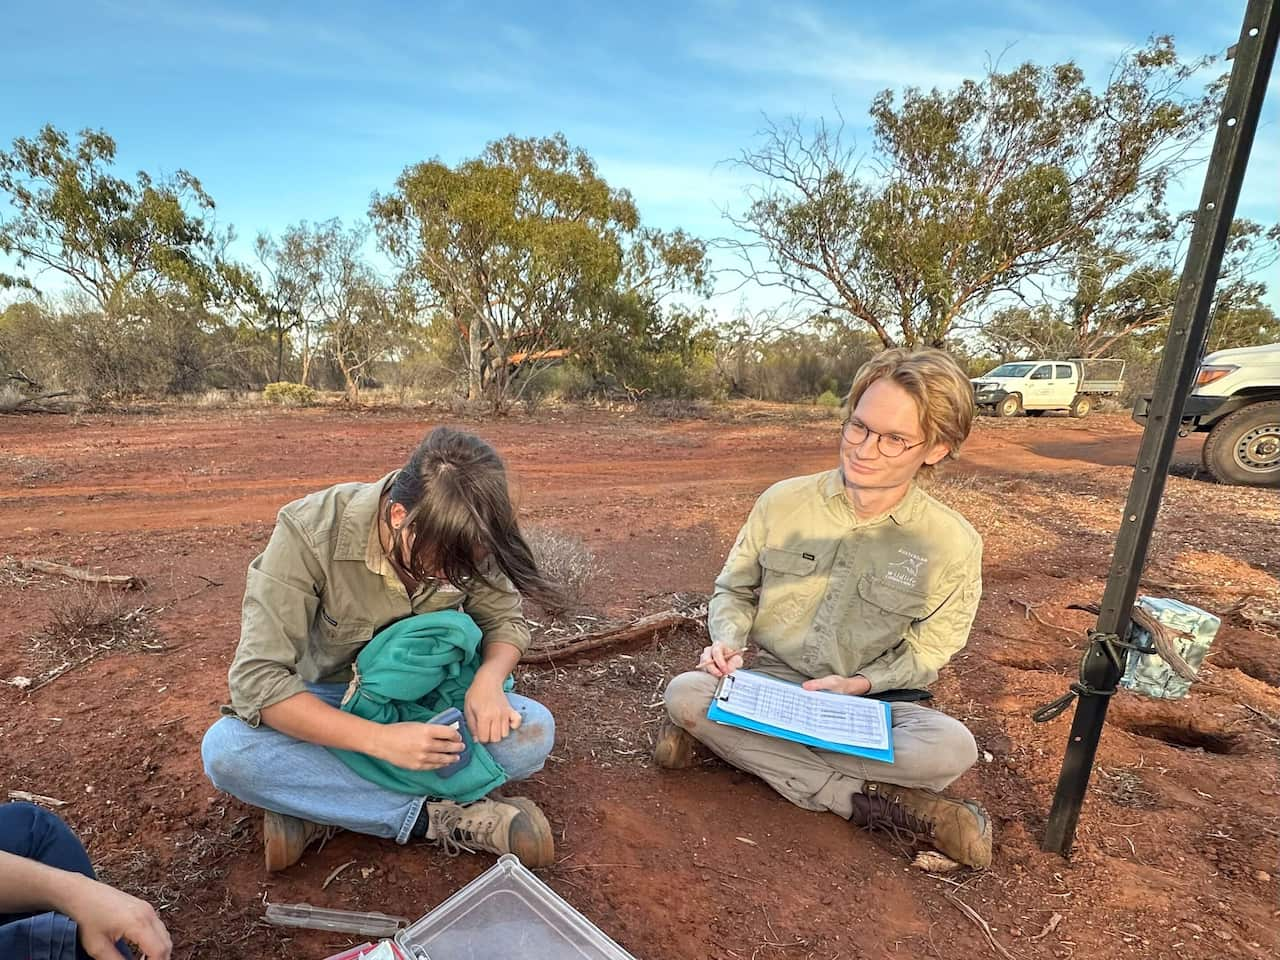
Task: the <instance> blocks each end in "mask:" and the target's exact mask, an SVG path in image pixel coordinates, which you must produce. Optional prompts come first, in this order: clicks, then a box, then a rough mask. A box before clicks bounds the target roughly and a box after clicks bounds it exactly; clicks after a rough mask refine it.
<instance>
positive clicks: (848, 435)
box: [840, 420, 926, 457]
mask: <svg viewBox="0 0 1280 960" xmlns="http://www.w3.org/2000/svg"><path fill="white" fill-rule="evenodd" d="M840 429H841V432H842V433H843V434H844V442H845V443H847V444H849V446H851V447H857V446H861V445H862V444H863V443H865V442H866V439H867V437H869V436H870V435H871V434H873V433H874V434H875V436H876V449H877V450H879V451H880V455H881V456H883V457H900V456H902V455H903V454H904V453H906V452H907V451H908V450H910V449H912V448H913V447H918V446H920V445H922V444H924V443H925V442H926V441H924V440H919V441H917V442H916V443H908V442H907V441H906V440H904V439H903V438H902V437H899V436H896V435H894V434H892V433H890V434H884V433H879V432H878V431H876V430H872V429H871V428H870V427H868V426H867V425H866V424H865V423H863V422H862V421H861V420H846V421H845V422H844V423H843V425H842V426H841V428H840Z"/></svg>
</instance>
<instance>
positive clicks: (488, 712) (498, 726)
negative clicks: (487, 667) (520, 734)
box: [464, 674, 520, 743]
mask: <svg viewBox="0 0 1280 960" xmlns="http://www.w3.org/2000/svg"><path fill="white" fill-rule="evenodd" d="M464 708H465V709H464V712H465V713H466V715H467V727H468V729H470V730H471V735H472V736H473V737H475V738H476V741H477V742H478V743H497V742H498V741H499V740H502V739H503V738H505V737H506V736H507V734H509V733H510V732H511V731H512V730H515V729H516V728H517V727H519V726H520V711H519V710H517V709H516V708H515V707H513V706H511V701H510V700H508V699H507V694H506V691H504V690H503V689H502V685H501V684H492V683H486V682H485V681H484V680H483V679H482V677H481V676H480V675H479V674H476V679H475V680H474V681H472V683H471V686H470V687H469V688H468V689H467V699H466V703H465V704H464Z"/></svg>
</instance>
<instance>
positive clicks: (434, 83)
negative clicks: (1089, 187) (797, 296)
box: [0, 0, 1280, 307]
mask: <svg viewBox="0 0 1280 960" xmlns="http://www.w3.org/2000/svg"><path fill="white" fill-rule="evenodd" d="M1243 9H1244V0H1227V2H1215V3H1200V2H1187V0H1133V2H1129V0H1126V2H1116V0H1080V2H1076V3H1069V4H1064V3H1061V2H1053V0H997V2H973V3H969V4H957V3H954V2H941V0H899V2H895V3H870V2H853V0H847V2H843V3H819V2H816V0H814V2H808V3H805V2H800V3H781V2H779V3H767V2H758V0H692V2H685V3H668V2H645V3H634V2H632V3H626V4H599V3H594V4H593V3H580V2H569V0H547V2H543V3H537V4H535V3H509V4H505V3H495V4H480V3H456V2H444V0H441V2H434V3H433V2H403V3H389V2H365V3H362V4H358V5H357V4H341V3H333V2H327V0H314V2H309V3H265V2H259V3H250V2H234V0H213V2H208V3H201V4H180V3H176V2H168V3H161V2H157V0H98V2H81V3H59V4H56V5H54V4H50V5H41V4H21V5H13V6H12V7H11V8H10V9H9V10H8V11H7V12H6V15H5V28H6V33H7V37H6V42H5V44H4V47H5V61H6V63H5V82H4V84H3V85H0V144H4V145H7V144H8V143H9V142H10V141H11V140H12V139H13V138H14V137H15V136H19V135H30V134H33V133H35V132H36V131H37V130H38V129H39V127H40V126H41V125H43V124H44V123H47V122H52V123H54V124H55V125H57V126H59V127H61V128H63V129H66V130H79V129H80V128H82V127H86V126H91V127H101V128H103V129H105V130H106V131H107V132H108V133H110V134H111V135H112V136H113V137H115V138H116V140H117V142H118V145H119V158H120V161H121V166H122V168H123V169H124V170H127V171H132V170H136V169H146V170H148V171H151V172H153V173H157V172H159V173H162V172H168V171H172V170H174V169H177V168H179V167H181V168H185V169H188V170H190V171H191V172H193V173H194V174H196V175H197V176H198V177H199V178H200V179H201V180H202V181H203V183H204V185H205V187H206V188H207V189H208V190H209V192H210V193H211V194H212V195H213V197H214V199H215V200H216V201H217V203H218V219H219V222H220V223H223V224H227V223H230V224H234V225H235V227H236V230H237V232H238V233H239V235H240V237H241V242H242V250H246V251H247V247H248V243H249V241H251V240H252V237H253V236H254V235H255V234H256V233H257V232H258V231H261V230H269V231H279V230H280V229H281V228H282V227H284V226H286V225H288V224H290V223H293V222H296V221H298V220H302V219H307V220H313V221H314V220H322V219H326V218H328V217H331V216H340V217H342V218H343V219H345V220H348V221H349V220H352V219H355V218H358V217H360V216H362V215H363V214H364V213H365V211H366V210H367V208H368V203H369V198H370V195H371V194H372V193H373V192H374V191H386V190H388V189H390V188H391V187H392V185H393V184H394V181H395V177H396V176H397V174H398V173H399V172H400V171H401V170H402V169H403V168H404V167H405V166H406V165H407V164H409V163H413V162H416V161H419V160H423V159H427V158H430V157H434V156H439V157H441V158H443V159H444V160H446V161H448V162H456V161H457V160H460V159H462V158H465V157H469V156H473V155H475V154H476V153H478V152H479V151H480V150H481V149H482V148H483V147H484V144H485V143H486V142H487V141H489V140H491V139H494V138H497V137H501V136H504V135H506V134H507V133H512V132H514V133H517V134H520V135H542V134H547V133H551V132H553V131H556V130H560V131H563V132H564V133H565V134H566V135H567V136H568V137H569V139H570V140H571V141H572V142H574V143H575V144H577V145H580V146H582V147H585V148H586V149H587V150H588V151H589V152H590V153H591V154H592V155H593V156H594V157H595V158H596V160H597V161H598V163H599V166H600V169H601V171H602V173H603V174H604V175H605V176H606V177H607V178H608V179H609V181H610V183H611V184H613V185H615V186H622V187H626V188H628V189H630V190H631V191H632V193H633V194H634V195H635V197H636V199H637V202H638V203H639V205H640V209H641V213H642V215H643V217H644V219H645V220H646V222H651V223H654V224H656V225H659V226H663V227H675V226H683V227H685V228H686V229H688V230H691V231H692V232H694V233H696V234H699V235H702V236H705V237H713V236H716V235H722V234H724V233H725V232H726V231H727V225H726V224H725V223H724V222H723V220H722V218H721V215H720V209H721V208H722V207H724V206H725V205H733V204H735V203H738V202H740V198H741V191H742V189H743V187H744V186H745V181H744V179H743V175H742V174H741V173H740V172H738V171H737V170H735V169H734V168H732V167H731V166H728V165H725V164H724V163H723V161H725V160H726V159H728V158H731V157H733V156H734V155H735V154H737V153H738V151H740V150H741V149H742V148H744V147H746V146H749V145H751V143H752V142H753V140H754V138H755V135H756V132H757V131H758V130H759V128H760V126H761V122H762V115H764V114H767V115H769V116H771V117H776V118H782V117H785V116H786V115H790V114H803V115H806V116H808V117H815V116H823V115H825V116H828V117H831V116H833V115H834V112H835V108H836V107H838V108H839V109H840V111H841V112H842V113H843V115H844V116H845V118H846V120H847V121H848V123H849V125H850V127H851V128H853V129H854V130H855V132H857V131H858V129H859V128H860V127H861V125H862V124H863V122H864V120H865V117H866V109H867V106H868V104H869V102H870V99H871V97H872V96H873V95H874V93H875V92H876V91H878V90H880V89H883V88H885V87H894V88H898V89H901V88H902V87H904V86H907V85H917V86H925V87H928V86H932V85H935V84H936V85H942V86H948V85H951V84H953V83H955V82H956V81H958V80H959V79H961V78H963V77H966V76H978V75H980V74H981V72H982V71H983V68H984V66H985V64H986V63H987V62H988V60H990V59H992V58H997V57H998V58H1000V62H1001V63H1002V64H1004V65H1011V64H1014V63H1017V62H1020V61H1022V60H1026V59H1031V60H1036V61H1040V62H1048V61H1061V60H1064V59H1075V60H1076V61H1077V62H1079V63H1080V64H1081V65H1082V66H1083V67H1084V68H1085V70H1086V75H1087V76H1088V77H1089V78H1090V79H1101V78H1102V77H1104V76H1105V73H1106V69H1107V66H1108V65H1109V64H1110V63H1111V62H1112V61H1113V60H1114V59H1115V58H1116V57H1117V55H1119V54H1121V53H1122V52H1123V51H1124V50H1126V49H1129V48H1132V47H1134V46H1137V45H1140V44H1142V43H1143V42H1144V40H1145V39H1146V38H1147V37H1148V36H1149V35H1151V34H1153V33H1172V34H1173V35H1174V36H1175V37H1176V38H1177V40H1178V43H1179V47H1180V49H1182V50H1183V51H1184V52H1186V53H1188V54H1199V53H1221V52H1222V51H1223V50H1224V49H1225V47H1226V46H1227V45H1229V44H1230V43H1232V42H1234V40H1235V39H1236V37H1237V34H1238V30H1239V24H1240V17H1241V15H1242V14H1243ZM860 139H861V140H862V142H864V143H865V142H866V137H865V136H863V137H861V138H860ZM1206 153H1207V151H1206ZM1277 169H1280V80H1277V79H1276V78H1273V83H1272V89H1271V91H1270V95H1269V102H1268V104H1267V108H1266V113H1265V116H1264V123H1263V129H1262V130H1261V131H1260V133H1259V138H1258V141H1257V144H1256V146H1255V151H1254V157H1253V160H1252V163H1251V169H1250V175H1249V177H1248V181H1247V183H1246V187H1245V195H1244V197H1243V200H1242V203H1241V207H1240V211H1239V213H1240V215H1242V216H1249V217H1253V218H1255V219H1261V220H1264V221H1266V222H1274V221H1275V220H1277V219H1280V209H1278V206H1280V205H1278V204H1277V202H1276V196H1277V191H1276V189H1275V188H1276V186H1277V184H1276V182H1275V180H1276V178H1275V171H1276V170H1277ZM1201 178H1202V170H1196V171H1193V172H1192V173H1191V174H1190V175H1188V177H1186V178H1185V181H1184V187H1183V188H1182V190H1181V191H1179V193H1178V194H1177V196H1178V198H1179V199H1183V200H1184V202H1185V204H1186V205H1192V204H1194V201H1195V197H1196V196H1198V193H1199V189H1200V182H1201ZM735 296H737V295H735ZM1273 298H1274V297H1273ZM721 300H722V302H721V304H720V306H721V307H725V306H728V307H731V306H732V305H731V304H728V305H726V304H725V303H724V302H723V300H724V298H721Z"/></svg>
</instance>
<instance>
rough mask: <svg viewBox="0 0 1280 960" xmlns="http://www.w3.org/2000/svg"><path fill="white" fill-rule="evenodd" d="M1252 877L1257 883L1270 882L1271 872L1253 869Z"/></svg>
mask: <svg viewBox="0 0 1280 960" xmlns="http://www.w3.org/2000/svg"><path fill="white" fill-rule="evenodd" d="M1253 879H1255V880H1257V881H1258V882H1259V883H1270V882H1271V874H1269V873H1267V871H1265V870H1255V871H1254V873H1253Z"/></svg>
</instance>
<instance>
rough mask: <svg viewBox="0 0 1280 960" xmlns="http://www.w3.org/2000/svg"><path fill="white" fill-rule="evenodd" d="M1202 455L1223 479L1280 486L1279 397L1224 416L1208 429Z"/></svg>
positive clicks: (1212, 471)
mask: <svg viewBox="0 0 1280 960" xmlns="http://www.w3.org/2000/svg"><path fill="white" fill-rule="evenodd" d="M1201 458H1202V459H1203V460H1204V466H1205V469H1206V470H1208V471H1209V472H1210V473H1211V474H1213V476H1214V478H1215V479H1216V480H1218V481H1220V482H1221V483H1239V484H1244V485H1247V486H1254V487H1280V400H1268V401H1267V402H1265V403H1255V404H1253V405H1252V406H1249V407H1245V408H1244V409H1243V410H1237V411H1236V412H1235V413H1233V414H1231V415H1230V416H1229V417H1223V418H1222V419H1221V420H1219V421H1218V423H1217V424H1216V425H1215V426H1214V428H1213V429H1212V430H1210V431H1209V437H1208V439H1206V440H1205V442H1204V451H1203V452H1202V453H1201Z"/></svg>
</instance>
